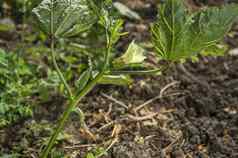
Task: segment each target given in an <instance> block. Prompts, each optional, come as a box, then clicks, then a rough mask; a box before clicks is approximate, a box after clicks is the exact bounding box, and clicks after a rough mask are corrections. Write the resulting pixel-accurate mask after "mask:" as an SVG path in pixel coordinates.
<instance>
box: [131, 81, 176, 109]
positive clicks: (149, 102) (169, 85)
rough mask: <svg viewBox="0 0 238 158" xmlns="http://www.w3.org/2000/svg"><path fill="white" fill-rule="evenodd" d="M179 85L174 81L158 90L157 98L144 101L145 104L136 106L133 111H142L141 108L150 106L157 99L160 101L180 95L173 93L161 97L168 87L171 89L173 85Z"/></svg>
mask: <svg viewBox="0 0 238 158" xmlns="http://www.w3.org/2000/svg"><path fill="white" fill-rule="evenodd" d="M179 83H180V82H178V81H174V82H172V83H170V84H168V85H166V86H165V87H164V88H162V89H161V90H160V94H159V95H158V96H156V97H154V98H152V99H150V100H148V101H146V102H145V103H143V104H141V105H139V106H137V107H136V108H135V110H134V111H135V112H137V111H139V110H140V109H142V108H143V107H145V106H147V105H149V104H151V103H152V102H154V101H156V100H158V99H162V98H166V97H171V96H177V95H180V94H181V93H173V94H170V95H167V96H163V94H164V92H165V91H166V90H167V89H168V88H170V87H172V86H174V85H176V84H179Z"/></svg>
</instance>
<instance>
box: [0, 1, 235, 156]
mask: <svg viewBox="0 0 238 158" xmlns="http://www.w3.org/2000/svg"><path fill="white" fill-rule="evenodd" d="M122 2H124V3H125V4H126V5H128V6H129V7H130V8H132V9H134V10H135V11H137V12H138V13H141V16H142V18H143V19H146V20H142V21H139V22H138V21H131V20H128V21H127V22H126V24H125V30H126V31H129V32H130V36H129V37H127V38H125V39H123V40H122V41H121V43H119V45H118V47H119V48H121V49H125V46H126V45H127V43H128V41H130V40H131V39H134V38H135V39H136V40H137V41H144V40H146V39H148V38H149V35H148V34H146V33H145V32H147V30H148V29H149V26H148V24H149V23H150V22H151V21H153V20H154V19H153V18H151V17H155V15H156V3H157V2H156V1H153V0H146V1H142V0H129V1H122ZM209 3H210V4H212V5H214V4H217V3H215V1H209ZM192 5H195V7H200V6H202V5H204V4H201V3H199V5H196V4H195V3H194V4H192ZM232 32H233V36H232V37H230V36H228V37H226V38H225V41H226V43H228V44H229V46H230V49H231V50H236V47H238V27H237V26H234V29H233V31H232ZM230 52H231V51H230ZM55 100H57V102H54V103H47V104H51V106H50V107H49V106H47V105H45V106H44V105H43V106H42V107H39V108H38V109H37V110H36V112H35V115H34V118H33V119H30V120H26V121H25V122H23V123H20V124H19V123H18V124H16V125H13V126H11V127H8V128H7V129H4V131H2V132H1V133H0V134H1V135H2V138H1V139H2V140H1V139H0V142H1V143H2V145H1V146H2V147H4V148H6V152H7V151H10V150H13V149H14V148H15V147H16V146H19V144H21V145H26V146H27V147H28V149H27V153H25V154H26V155H30V156H29V157H34V155H36V153H37V150H39V148H40V146H39V144H41V142H39V141H38V140H40V138H41V137H43V136H47V135H49V130H48V129H47V128H46V127H45V126H44V130H40V129H39V132H37V131H35V132H34V133H29V132H28V131H27V130H28V128H33V127H32V124H33V123H34V122H37V123H38V124H41V125H42V124H48V122H49V121H50V122H51V125H53V124H54V122H55V121H56V120H57V118H58V116H59V114H60V113H61V111H62V109H57V110H55V109H56V106H57V105H58V103H59V104H62V103H63V99H60V98H59V97H57V96H56V99H55ZM52 104H53V105H52ZM80 106H81V108H82V110H83V111H84V112H85V113H86V118H85V119H86V122H87V125H88V127H89V128H90V131H91V132H92V133H93V135H92V134H90V133H89V132H87V131H85V130H82V129H81V128H80V126H79V120H78V118H77V115H76V114H73V115H72V117H71V121H69V122H68V123H67V127H66V129H65V131H64V132H65V133H66V134H67V135H68V136H69V138H67V140H66V141H60V142H59V144H58V148H59V149H61V150H62V149H63V150H64V151H65V153H68V154H69V155H71V157H75V158H80V157H85V154H86V153H88V152H89V151H91V150H92V149H94V148H95V145H97V146H102V147H104V148H107V147H110V149H109V148H108V149H109V150H108V152H107V154H106V156H103V157H104V158H238V54H237V53H236V54H235V53H233V54H232V53H230V54H229V53H228V54H227V55H226V56H225V57H201V58H200V60H199V61H198V62H195V63H193V62H187V63H186V64H184V65H181V64H178V65H173V66H172V67H171V69H169V70H168V71H166V72H165V73H164V74H163V75H161V76H154V77H136V82H135V83H134V84H133V85H132V86H131V87H130V88H129V89H128V88H127V87H116V86H98V87H97V88H96V89H95V90H94V91H93V92H92V93H90V94H89V95H88V97H87V98H85V99H83V101H82V102H81V103H80ZM42 111H43V112H44V114H43V115H42ZM52 113H54V115H52ZM42 120H43V121H42ZM48 126H50V125H48ZM35 128H38V126H37V127H35ZM3 135H4V136H3ZM25 139H27V140H28V141H27V144H24V141H25ZM29 140H31V141H29ZM29 143H30V144H29ZM29 146H30V147H32V148H31V149H30V148H29ZM98 150H99V149H98ZM22 152H26V151H22ZM31 152H32V154H31Z"/></svg>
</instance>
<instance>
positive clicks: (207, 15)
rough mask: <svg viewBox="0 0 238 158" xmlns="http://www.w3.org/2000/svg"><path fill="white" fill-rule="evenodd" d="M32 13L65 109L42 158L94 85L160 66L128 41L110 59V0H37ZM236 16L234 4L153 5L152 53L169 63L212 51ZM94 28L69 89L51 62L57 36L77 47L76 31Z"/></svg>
mask: <svg viewBox="0 0 238 158" xmlns="http://www.w3.org/2000/svg"><path fill="white" fill-rule="evenodd" d="M33 13H34V15H35V16H36V17H37V21H38V25H39V28H40V29H41V30H42V31H43V32H44V33H45V34H46V35H47V36H48V39H49V40H50V45H51V56H50V57H49V58H51V60H52V63H53V66H54V69H55V71H56V72H57V74H58V77H59V78H60V80H61V82H62V84H63V85H64V90H65V94H66V96H67V101H68V106H67V108H66V110H65V111H64V113H63V114H62V116H61V118H60V119H59V122H58V124H57V126H56V128H55V131H54V133H53V134H52V136H51V138H50V139H49V142H48V144H47V146H46V147H45V148H44V150H43V152H42V154H41V156H40V157H41V158H47V157H48V155H49V153H50V152H51V149H52V147H53V146H54V144H55V141H56V139H57V137H58V135H59V133H60V132H61V131H62V130H63V128H64V125H65V122H66V121H67V119H68V118H69V116H70V113H71V112H72V111H74V110H75V109H76V107H77V105H78V103H79V101H80V100H81V99H82V98H83V97H85V96H86V95H87V94H88V93H89V92H90V91H91V90H92V89H93V88H94V87H95V86H96V85H97V84H117V85H122V84H125V83H129V82H131V81H132V80H131V78H130V75H133V74H136V75H145V74H157V73H158V72H160V71H161V70H163V68H161V67H155V66H148V65H149V64H146V63H145V59H146V55H145V53H146V51H145V50H144V49H143V48H141V47H140V46H138V45H137V44H136V43H135V42H134V41H133V42H132V43H131V44H130V45H129V47H128V50H127V51H126V52H125V53H124V54H123V55H122V56H120V57H116V54H115V51H116V49H115V44H116V43H117V42H118V40H119V39H120V38H121V36H123V35H125V33H123V32H121V30H122V26H123V21H122V20H121V19H119V18H118V17H117V16H115V14H114V10H113V5H112V1H111V0H43V1H42V2H41V3H40V4H39V6H37V7H36V8H34V9H33ZM237 15H238V7H237V6H236V5H227V6H224V7H222V8H205V9H202V10H200V11H197V12H190V11H189V10H187V9H186V7H185V5H184V1H182V0H181V1H180V0H167V1H165V2H164V3H163V4H161V5H160V6H159V9H158V20H157V21H156V22H155V23H154V24H153V25H152V28H151V34H152V43H153V45H154V50H155V52H156V53H155V54H154V56H155V57H157V60H158V61H159V60H165V61H167V63H173V62H180V61H182V60H186V59H188V58H192V57H194V56H196V55H197V54H198V53H204V52H206V54H211V55H216V54H217V53H218V47H216V46H217V44H218V42H220V41H221V39H222V38H223V37H224V35H225V34H226V33H227V32H228V31H229V29H230V28H231V25H232V23H233V21H234V19H235V18H236V17H237ZM95 29H100V31H98V32H100V34H99V33H98V34H99V35H98V34H97V33H96V32H95V35H94V36H95V38H96V37H97V38H98V37H100V38H101V39H103V40H101V41H100V42H99V43H100V44H99V45H100V46H99V45H98V46H99V47H100V48H94V50H92V49H91V50H90V51H87V52H86V53H85V51H84V50H82V59H85V58H86V59H87V60H86V62H85V60H83V61H84V64H85V63H86V64H85V65H86V67H85V69H84V71H83V72H82V73H81V75H80V77H79V79H78V80H77V82H76V83H77V88H76V89H75V88H73V87H74V86H71V84H70V83H69V82H68V81H67V80H66V78H65V76H64V71H63V70H62V68H61V67H60V66H59V65H58V63H57V56H58V52H57V45H58V44H59V41H60V40H62V39H63V40H65V41H67V42H68V43H70V45H71V46H76V48H77V46H81V45H82V43H75V42H74V40H73V39H74V38H75V37H79V38H82V36H81V35H82V34H85V33H88V32H90V31H91V30H95ZM101 33H102V34H101ZM93 45H94V42H91V43H90V41H89V43H88V45H87V46H89V47H90V46H93ZM102 45H103V46H102ZM95 49H96V51H95ZM80 50H81V47H80ZM208 52H209V53H208ZM204 54H205V53H204ZM164 67H168V65H164ZM77 109H78V111H79V114H80V115H81V124H82V126H83V127H84V128H86V125H85V123H84V115H83V112H82V111H81V110H80V109H79V108H77Z"/></svg>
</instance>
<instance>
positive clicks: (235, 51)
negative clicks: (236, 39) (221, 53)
mask: <svg viewBox="0 0 238 158" xmlns="http://www.w3.org/2000/svg"><path fill="white" fill-rule="evenodd" d="M229 54H230V55H231V56H238V48H235V49H232V50H230V51H229Z"/></svg>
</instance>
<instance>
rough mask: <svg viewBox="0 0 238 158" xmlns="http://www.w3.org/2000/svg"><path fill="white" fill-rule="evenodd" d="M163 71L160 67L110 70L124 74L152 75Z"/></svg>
mask: <svg viewBox="0 0 238 158" xmlns="http://www.w3.org/2000/svg"><path fill="white" fill-rule="evenodd" d="M161 71H163V70H162V69H161V68H157V69H151V70H121V71H112V72H111V73H112V74H124V75H154V74H157V73H159V72H161Z"/></svg>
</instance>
